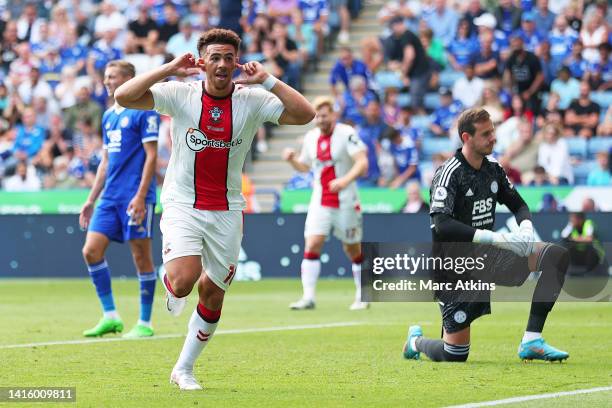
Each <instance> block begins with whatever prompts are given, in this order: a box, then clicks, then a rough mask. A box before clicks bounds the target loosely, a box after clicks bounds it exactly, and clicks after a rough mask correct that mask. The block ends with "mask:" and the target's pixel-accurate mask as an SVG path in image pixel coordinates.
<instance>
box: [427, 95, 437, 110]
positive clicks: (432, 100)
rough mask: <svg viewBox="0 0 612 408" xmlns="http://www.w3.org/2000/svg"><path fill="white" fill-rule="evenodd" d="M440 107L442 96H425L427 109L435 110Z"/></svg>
mask: <svg viewBox="0 0 612 408" xmlns="http://www.w3.org/2000/svg"><path fill="white" fill-rule="evenodd" d="M439 106H440V95H438V94H437V93H433V92H432V93H428V94H425V109H429V110H434V109H436V108H438V107H439Z"/></svg>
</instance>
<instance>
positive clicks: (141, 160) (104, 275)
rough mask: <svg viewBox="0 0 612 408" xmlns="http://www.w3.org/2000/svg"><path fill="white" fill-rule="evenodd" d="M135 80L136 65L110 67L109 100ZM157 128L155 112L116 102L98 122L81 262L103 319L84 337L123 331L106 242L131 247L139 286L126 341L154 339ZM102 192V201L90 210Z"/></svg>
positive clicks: (83, 222)
mask: <svg viewBox="0 0 612 408" xmlns="http://www.w3.org/2000/svg"><path fill="white" fill-rule="evenodd" d="M134 76H135V70H134V66H133V65H132V64H130V63H129V62H126V61H120V60H117V61H111V62H109V63H108V64H107V66H106V70H105V73H104V85H105V86H106V89H107V90H108V94H109V95H111V96H113V95H114V92H115V89H117V88H118V87H119V85H121V84H123V83H124V82H126V81H127V80H129V79H130V78H133V77H134ZM158 128H159V116H158V114H157V113H155V112H153V111H139V110H134V109H125V108H123V107H121V106H119V105H117V104H116V103H115V105H114V106H112V107H111V108H110V109H108V110H107V111H106V112H105V113H104V116H103V117H102V135H103V140H104V154H103V156H102V161H101V163H100V166H99V167H98V171H97V173H96V179H95V181H94V184H93V186H92V188H91V192H90V193H89V197H88V198H87V201H86V202H85V204H84V205H83V208H82V209H81V215H80V218H79V222H80V224H81V227H83V228H87V238H86V240H85V245H84V246H83V257H84V258H85V262H86V263H87V269H88V271H89V275H90V276H91V279H92V281H93V284H94V286H95V288H96V293H97V294H98V298H99V299H100V303H102V309H103V311H104V316H103V317H102V319H101V320H100V321H99V323H98V324H97V325H96V326H95V327H94V328H92V329H89V330H85V331H84V332H83V335H85V336H86V337H96V336H102V335H104V334H106V333H117V332H121V331H123V322H122V321H121V318H120V317H119V314H118V313H117V310H116V309H115V303H114V300H113V292H112V289H111V277H110V270H109V267H108V264H107V263H106V259H105V258H104V253H105V252H106V248H108V244H109V243H110V241H116V242H125V241H128V242H129V244H130V249H131V251H132V256H133V258H134V264H135V265H136V270H137V272H138V280H139V281H140V319H139V320H138V323H137V324H136V326H134V328H133V329H132V330H131V331H130V332H128V333H126V334H125V335H124V337H148V336H152V335H153V329H152V328H151V307H152V305H153V295H154V292H155V279H156V274H155V273H154V271H153V258H152V256H151V238H152V226H153V211H154V208H155V200H156V195H155V179H154V174H155V162H156V160H157V136H158ZM103 190H104V191H103ZM100 193H102V195H101V197H100V202H99V204H98V206H97V207H96V209H95V211H94V203H95V202H96V200H97V199H98V196H100ZM92 214H93V217H92Z"/></svg>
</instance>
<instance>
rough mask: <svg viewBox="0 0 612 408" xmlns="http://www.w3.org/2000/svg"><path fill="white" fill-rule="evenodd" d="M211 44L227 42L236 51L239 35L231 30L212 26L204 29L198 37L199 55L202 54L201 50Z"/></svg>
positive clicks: (238, 47) (238, 45)
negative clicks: (206, 29)
mask: <svg viewBox="0 0 612 408" xmlns="http://www.w3.org/2000/svg"><path fill="white" fill-rule="evenodd" d="M211 44H227V45H231V46H232V47H234V49H235V50H236V53H238V50H239V49H240V37H238V34H236V33H235V32H233V31H232V30H226V29H224V28H213V29H212V30H208V31H206V32H205V33H204V34H202V35H201V36H200V38H199V39H198V52H199V53H200V56H202V55H203V52H202V50H205V49H206V47H208V46H209V45H211Z"/></svg>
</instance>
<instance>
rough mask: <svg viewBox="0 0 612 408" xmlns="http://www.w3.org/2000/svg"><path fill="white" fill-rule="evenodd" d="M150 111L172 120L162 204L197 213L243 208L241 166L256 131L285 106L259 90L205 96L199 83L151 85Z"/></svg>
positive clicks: (238, 88) (239, 89)
mask: <svg viewBox="0 0 612 408" xmlns="http://www.w3.org/2000/svg"><path fill="white" fill-rule="evenodd" d="M151 92H152V94H153V99H154V103H155V108H154V109H155V110H156V111H157V112H159V113H161V114H164V115H169V116H171V117H172V155H171V157H170V163H169V164H168V169H167V171H166V177H165V180H164V186H163V188H162V194H161V203H162V205H165V204H169V203H178V204H187V205H190V206H193V207H194V208H197V209H200V210H211V211H224V210H242V209H244V207H245V201H244V198H243V197H242V194H241V191H242V167H243V165H244V160H245V158H246V155H247V153H248V151H249V149H250V148H251V142H252V141H253V137H254V136H255V134H256V133H257V129H259V127H260V126H261V125H262V124H263V123H264V122H272V123H276V124H278V119H279V117H280V115H281V114H282V113H283V110H284V106H283V104H282V102H281V101H280V99H278V98H277V97H276V96H275V95H273V94H272V93H270V92H267V91H265V90H264V89H261V88H255V87H244V86H240V85H234V86H233V88H232V92H231V94H230V95H228V96H227V97H223V98H220V97H215V96H212V95H209V94H208V93H207V92H206V90H205V88H204V82H203V81H194V82H188V83H185V82H178V81H169V82H164V83H159V84H155V85H153V86H152V87H151Z"/></svg>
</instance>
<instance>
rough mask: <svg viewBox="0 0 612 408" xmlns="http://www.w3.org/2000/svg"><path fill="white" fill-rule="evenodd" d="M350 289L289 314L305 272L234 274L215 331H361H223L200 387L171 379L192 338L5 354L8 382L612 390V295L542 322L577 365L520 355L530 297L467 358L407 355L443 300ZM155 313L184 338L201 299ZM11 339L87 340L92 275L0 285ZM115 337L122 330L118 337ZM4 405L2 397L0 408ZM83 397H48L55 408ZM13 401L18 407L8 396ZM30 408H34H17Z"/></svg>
mask: <svg viewBox="0 0 612 408" xmlns="http://www.w3.org/2000/svg"><path fill="white" fill-rule="evenodd" d="M113 287H114V291H115V297H116V304H117V306H118V310H119V312H120V314H121V316H122V318H123V319H124V322H125V324H126V327H128V328H129V327H131V326H132V325H133V324H134V323H135V321H136V319H137V317H138V296H137V293H138V289H137V282H136V281H135V280H129V281H125V280H124V281H119V280H116V281H114V282H113ZM352 290H353V288H352V283H351V282H350V281H348V280H344V281H322V282H320V284H319V293H318V301H317V309H316V310H314V311H304V312H292V311H289V310H288V308H287V305H288V304H289V302H291V301H294V300H296V299H297V297H298V296H299V293H300V283H299V281H298V280H268V281H263V282H257V283H242V282H235V283H234V284H233V285H232V290H231V292H230V293H229V294H228V297H227V300H226V304H225V307H224V310H223V316H222V320H221V325H220V327H219V330H228V329H245V328H257V327H273V326H286V325H303V324H319V323H330V322H349V321H355V322H361V323H363V325H359V326H352V327H336V328H324V329H309V330H299V331H277V332H263V333H248V334H226V335H219V336H216V337H215V339H214V340H213V341H212V342H211V344H210V345H209V346H208V348H207V349H206V350H205V351H204V354H203V355H202V357H201V358H200V360H199V362H198V364H197V366H196V376H197V377H198V378H199V379H200V380H201V382H202V383H203V385H204V386H205V390H204V391H203V392H196V393H185V392H180V391H179V390H178V389H176V388H175V387H173V386H171V385H170V384H169V383H168V376H169V374H170V369H171V368H172V365H173V364H174V362H175V360H176V357H177V355H178V352H179V350H180V347H181V345H182V339H180V338H171V339H161V340H157V341H122V342H111V343H98V344H79V345H60V346H57V345H55V346H41V347H35V348H34V347H32V348H19V349H2V348H0V386H19V387H25V386H62V387H67V386H75V387H76V389H77V400H78V403H77V405H78V406H79V407H80V406H83V407H124V406H125V407H128V406H129V407H145V406H147V407H148V406H159V407H183V406H206V407H212V406H215V407H216V406H231V407H236V406H248V407H255V406H262V407H269V406H283V407H287V406H291V407H293V406H313V407H315V406H316V407H318V406H369V407H378V406H402V407H409V406H421V407H428V406H445V405H453V404H460V403H467V402H475V401H486V400H495V399H502V398H510V397H516V396H523V395H529V394H539V393H548V392H558V391H569V390H575V389H584V388H592V387H598V386H609V385H612V365H611V362H612V340H611V339H612V327H611V325H610V322H611V320H610V315H611V312H612V305H610V304H609V303H598V304H594V303H588V304H587V303H581V304H578V303H576V304H569V303H562V304H558V305H557V306H555V310H554V312H553V314H552V315H551V316H550V319H549V324H548V325H547V329H546V330H545V333H544V334H545V338H546V339H547V340H548V341H549V342H550V343H551V344H553V345H554V346H557V347H559V348H562V349H564V350H567V351H569V352H570V354H571V357H570V359H569V360H568V361H567V363H563V364H559V363H555V364H551V363H543V362H533V363H522V362H520V361H519V360H518V358H517V357H516V350H517V346H518V341H519V340H520V337H521V335H522V331H523V329H524V326H525V322H526V318H527V312H528V308H529V305H528V304H526V303H522V304H510V303H503V304H502V303H497V304H494V305H493V315H491V316H487V317H483V318H481V319H479V320H478V321H477V322H476V323H475V324H474V326H473V335H472V346H471V352H470V358H469V361H468V363H467V364H440V363H432V362H429V361H405V360H403V359H402V358H401V347H402V344H403V341H404V338H405V334H406V330H407V327H408V325H409V324H414V323H419V324H421V325H422V326H423V329H424V331H425V334H426V335H429V336H437V335H438V334H439V330H440V321H439V319H440V318H439V311H438V308H437V306H436V305H435V304H434V303H386V304H374V305H373V307H372V308H371V309H369V310H366V311H360V312H350V311H349V310H348V306H349V304H350V301H351V299H352ZM159 294H160V288H159V287H158V297H157V299H156V304H155V309H154V315H153V319H154V327H155V330H156V333H157V334H159V335H162V334H173V333H184V332H185V328H186V323H187V320H188V318H189V315H190V312H191V310H192V309H193V307H194V305H195V298H193V297H192V298H190V301H189V304H188V306H187V309H186V311H185V312H184V314H183V316H181V317H179V318H176V319H175V318H172V317H171V316H169V315H168V314H167V313H166V312H165V311H164V310H163V302H162V297H161V296H159ZM0 299H1V300H0V333H2V336H0V347H1V346H2V345H9V344H19V343H34V342H45V341H59V340H74V339H81V336H80V333H81V332H82V330H83V329H85V328H88V327H90V326H92V325H93V324H95V323H96V322H97V320H98V318H99V317H100V316H99V313H100V311H99V306H98V302H97V299H96V297H95V293H94V290H93V287H92V286H91V283H90V282H89V281H87V280H51V281H31V280H28V281H26V280H23V281H21V280H17V281H15V280H0ZM110 337H113V336H112V335H111V336H110ZM611 394H612V393H609V392H608V393H598V394H590V395H578V396H572V397H563V398H559V399H555V400H541V401H535V402H531V403H524V404H523V405H516V406H525V407H535V406H551V407H552V406H553V405H554V406H555V407H560V406H572V407H576V406H582V405H583V404H586V405H588V406H590V407H597V406H602V407H603V406H610V398H611V396H612V395H611ZM0 405H1V403H0ZM62 405H64V406H74V404H52V406H54V407H55V406H62ZM11 406H15V405H13V404H11ZM19 406H26V405H23V404H22V405H19Z"/></svg>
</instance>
